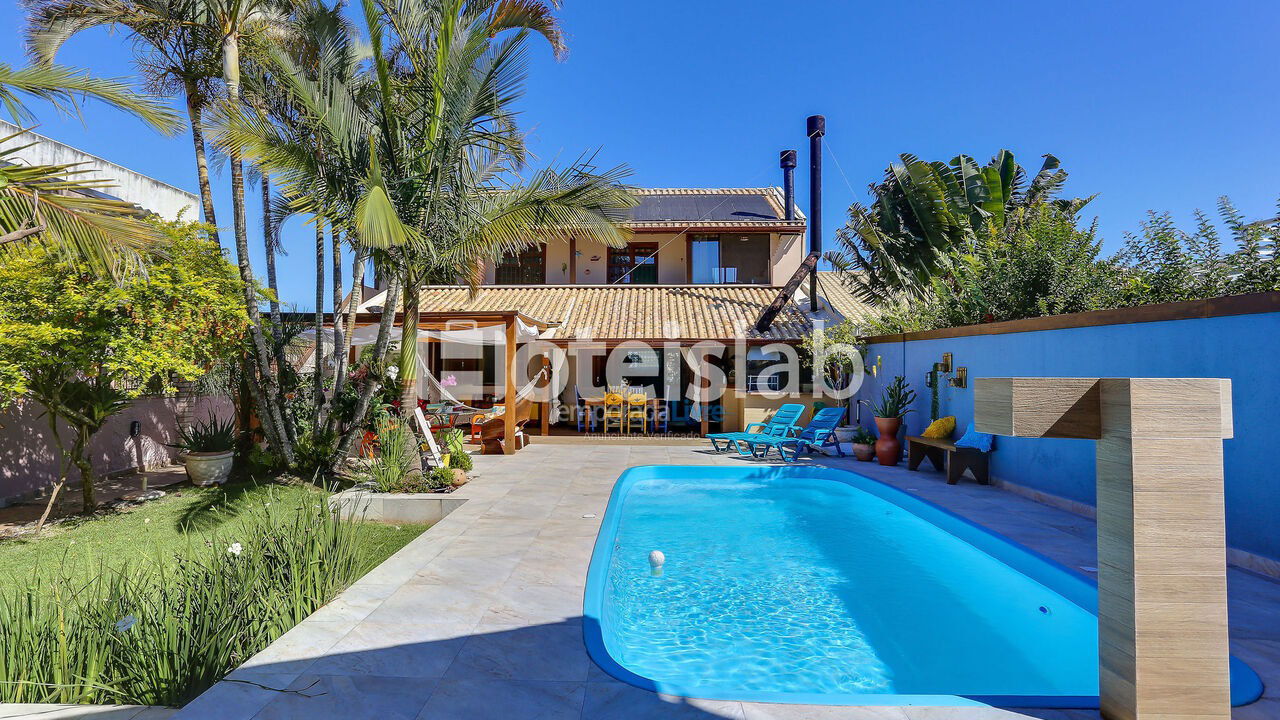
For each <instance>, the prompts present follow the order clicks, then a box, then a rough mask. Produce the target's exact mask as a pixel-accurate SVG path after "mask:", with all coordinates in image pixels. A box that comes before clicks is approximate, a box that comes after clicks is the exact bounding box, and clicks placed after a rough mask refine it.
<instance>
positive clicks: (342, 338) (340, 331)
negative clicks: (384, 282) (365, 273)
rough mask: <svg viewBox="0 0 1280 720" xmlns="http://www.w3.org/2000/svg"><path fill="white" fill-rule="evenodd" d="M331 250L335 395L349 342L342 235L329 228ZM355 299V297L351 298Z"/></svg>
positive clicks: (343, 374)
mask: <svg viewBox="0 0 1280 720" xmlns="http://www.w3.org/2000/svg"><path fill="white" fill-rule="evenodd" d="M329 240H330V242H331V247H330V252H331V253H333V396H334V397H337V396H338V393H340V392H342V386H343V385H344V384H345V383H346V379H347V378H346V374H347V342H346V333H345V332H344V331H345V328H344V327H343V325H344V324H345V323H343V322H342V321H341V320H340V319H339V318H341V316H342V315H341V312H342V235H341V234H340V233H339V232H338V229H337V228H336V227H330V228H329ZM351 299H352V300H353V301H354V300H355V297H354V296H352V298H351Z"/></svg>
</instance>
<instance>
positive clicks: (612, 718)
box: [582, 682, 745, 720]
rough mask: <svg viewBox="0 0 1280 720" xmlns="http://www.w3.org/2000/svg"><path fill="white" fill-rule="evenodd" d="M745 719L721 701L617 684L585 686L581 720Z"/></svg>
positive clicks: (739, 710) (739, 706) (739, 708)
mask: <svg viewBox="0 0 1280 720" xmlns="http://www.w3.org/2000/svg"><path fill="white" fill-rule="evenodd" d="M659 718H662V719H663V720H665V719H666V718H679V719H681V720H713V719H714V718H735V719H736V720H745V718H744V715H743V710H742V704H741V703H736V702H727V701H721V700H698V699H693V698H682V697H672V696H669V695H658V694H656V693H652V692H649V691H648V690H643V689H641V688H638V687H633V686H631V685H627V684H626V683H621V682H593V683H588V684H587V697H586V702H585V703H584V704H583V707H582V720H658V719H659Z"/></svg>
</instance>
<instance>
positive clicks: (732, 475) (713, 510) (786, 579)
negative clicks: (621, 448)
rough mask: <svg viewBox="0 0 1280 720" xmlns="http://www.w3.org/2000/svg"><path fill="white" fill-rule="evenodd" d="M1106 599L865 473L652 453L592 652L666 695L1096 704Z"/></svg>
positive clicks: (627, 488)
mask: <svg viewBox="0 0 1280 720" xmlns="http://www.w3.org/2000/svg"><path fill="white" fill-rule="evenodd" d="M652 550H661V551H662V552H663V553H664V554H665V556H666V564H665V566H664V569H663V572H662V574H661V575H659V576H654V575H653V574H652V573H651V572H650V567H649V561H648V556H649V553H650V551H652ZM1096 603H1097V591H1096V589H1095V588H1094V587H1093V586H1092V585H1091V584H1090V583H1089V582H1088V581H1087V580H1085V579H1084V578H1082V577H1080V576H1077V575H1075V574H1073V573H1070V572H1068V571H1066V570H1065V569H1063V568H1062V567H1060V566H1057V565H1055V564H1054V563H1052V562H1051V561H1048V560H1047V559H1044V558H1042V557H1040V556H1038V555H1035V554H1034V553H1032V552H1030V551H1028V550H1026V549H1024V548H1021V547H1020V546H1017V545H1015V544H1013V543H1012V542H1010V541H1008V540H1005V539H1003V538H1001V537H1000V536H997V535H994V534H992V533H990V532H988V531H986V530H984V529H982V528H979V527H978V526H975V525H972V524H970V523H968V522H966V521H964V520H962V519H960V518H958V517H957V516H954V515H952V514H950V513H948V512H946V511H944V510H942V509H940V508H938V507H936V506H934V505H931V504H929V503H926V502H924V501H921V500H919V499H917V498H914V497H912V496H910V495H908V494H906V493H903V492H901V491H898V490H895V489H893V488H890V487H888V486H886V485H883V484H881V483H877V482H875V481H872V480H869V479H867V478H863V477H861V476H858V475H854V474H852V473H847V472H843V471H839V470H831V469H827V468H813V467H802V468H797V467H788V468H779V467H767V468H760V467H757V468H706V467H672V466H653V467H641V468H633V469H631V470H628V471H627V472H626V473H624V474H623V476H622V478H620V479H619V481H618V484H617V486H616V487H615V488H614V493H613V497H612V499H611V501H610V504H609V508H608V511H607V512H606V515H605V519H604V521H603V524H602V528H601V531H600V535H599V537H598V539H597V543H596V547H595V553H594V555H593V557H592V560H591V568H590V571H589V575H588V580H587V594H586V601H585V613H584V614H585V616H586V618H587V644H588V649H589V650H590V651H591V653H592V656H593V658H594V659H595V660H596V662H597V663H599V664H600V665H601V666H602V667H604V668H605V669H606V670H607V671H608V672H610V673H611V674H613V675H615V676H617V677H619V678H620V679H623V680H626V681H628V682H631V683H633V684H636V685H640V686H642V687H647V688H650V689H654V690H659V691H663V692H671V693H675V694H681V695H688V696H693V697H707V698H717V699H733V700H754V701H769V702H823V703H833V704H884V703H896V704H907V703H933V704H937V703H951V702H965V700H963V699H962V698H967V699H969V700H970V701H982V702H1006V703H1016V702H1024V703H1032V704H1037V705H1047V706H1067V707H1071V706H1079V707H1088V706H1092V707H1096V706H1097V694H1098V680H1097V618H1096V617H1095V615H1094V611H1095V609H1096ZM1237 666H1238V667H1237ZM1234 671H1239V674H1242V675H1246V676H1252V671H1250V670H1248V668H1247V667H1245V666H1243V665H1242V664H1235V665H1233V674H1236V673H1235V672H1234ZM1252 679H1253V681H1254V682H1256V676H1252ZM1244 685H1246V686H1248V685H1249V684H1248V683H1247V682H1245V683H1244ZM1249 687H1251V686H1249ZM1259 690H1260V687H1259ZM1249 691H1250V690H1249V688H1248V687H1246V688H1245V690H1244V693H1245V694H1247V693H1248V692H1249ZM939 696H946V697H939Z"/></svg>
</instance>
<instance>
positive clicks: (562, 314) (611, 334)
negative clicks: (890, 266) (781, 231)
mask: <svg viewBox="0 0 1280 720" xmlns="http://www.w3.org/2000/svg"><path fill="white" fill-rule="evenodd" d="M778 290H779V288H776V287H771V286H763V285H541V286H529V285H513V286H501V285H498V286H495V285H486V286H484V287H482V288H481V289H480V292H479V294H477V295H476V297H475V298H471V297H470V292H469V290H468V289H467V288H466V287H462V286H432V287H426V288H423V290H422V295H421V299H420V309H421V310H422V311H423V312H447V311H470V312H483V311H503V310H517V311H520V312H522V313H524V314H525V315H528V316H530V317H533V318H537V319H539V320H543V321H545V322H548V323H552V324H558V325H559V327H558V329H557V330H556V331H555V337H556V338H564V339H570V338H577V337H587V336H589V337H592V338H599V339H633V338H634V339H637V340H661V339H667V338H713V339H728V338H736V337H739V336H742V337H747V338H760V339H773V340H797V339H799V338H800V337H802V336H803V335H805V334H807V333H808V332H809V330H810V328H811V325H810V322H809V318H808V316H807V315H805V313H804V312H803V311H802V310H801V308H799V307H798V306H797V305H796V304H795V303H794V302H792V303H788V304H787V306H786V307H785V308H783V310H782V312H781V313H779V315H778V317H777V319H776V320H775V321H774V323H773V325H772V326H771V327H770V328H769V331H768V332H766V333H764V334H763V335H761V334H759V333H757V332H755V330H754V329H752V325H753V324H754V323H755V320H756V318H757V317H758V316H759V315H760V311H761V310H762V309H763V308H764V307H765V306H767V305H768V304H769V303H770V302H772V301H773V299H774V298H775V297H776V296H777V294H778Z"/></svg>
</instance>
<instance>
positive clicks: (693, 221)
mask: <svg viewBox="0 0 1280 720" xmlns="http://www.w3.org/2000/svg"><path fill="white" fill-rule="evenodd" d="M632 192H633V193H634V194H635V195H636V197H637V198H638V199H639V201H640V204H639V205H637V206H636V207H634V208H631V209H630V210H629V211H628V213H629V215H630V218H631V219H630V220H629V221H628V222H626V223H624V225H625V226H626V227H629V228H631V229H633V230H676V231H685V230H690V229H699V228H708V229H714V228H724V229H730V228H742V229H749V228H755V229H765V228H768V229H771V230H772V229H777V230H782V229H785V230H788V231H794V232H803V231H804V227H805V217H804V214H803V213H802V212H800V208H799V207H796V206H795V203H794V201H793V202H792V206H793V209H794V211H795V219H794V220H787V219H785V218H786V212H785V211H784V205H783V195H782V188H777V187H763V188H638V189H635V190H633V191H632Z"/></svg>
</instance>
